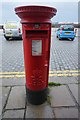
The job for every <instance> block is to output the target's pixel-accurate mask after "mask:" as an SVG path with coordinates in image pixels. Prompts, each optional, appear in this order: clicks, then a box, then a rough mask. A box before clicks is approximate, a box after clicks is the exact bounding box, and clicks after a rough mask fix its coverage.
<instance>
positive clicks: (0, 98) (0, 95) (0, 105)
mask: <svg viewBox="0 0 80 120" xmlns="http://www.w3.org/2000/svg"><path fill="white" fill-rule="evenodd" d="M1 114H2V87H0V115H1Z"/></svg>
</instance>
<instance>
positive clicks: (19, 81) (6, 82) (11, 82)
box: [2, 78, 25, 86]
mask: <svg viewBox="0 0 80 120" xmlns="http://www.w3.org/2000/svg"><path fill="white" fill-rule="evenodd" d="M2 81H3V82H2V86H15V85H17V86H19V85H25V78H3V80H2Z"/></svg>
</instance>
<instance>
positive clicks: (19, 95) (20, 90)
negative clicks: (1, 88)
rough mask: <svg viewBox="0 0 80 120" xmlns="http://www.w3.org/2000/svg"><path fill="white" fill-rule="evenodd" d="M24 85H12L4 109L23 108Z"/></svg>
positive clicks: (24, 97) (24, 98)
mask: <svg viewBox="0 0 80 120" xmlns="http://www.w3.org/2000/svg"><path fill="white" fill-rule="evenodd" d="M25 100H26V91H25V86H16V87H12V90H11V92H10V95H9V99H8V103H7V106H6V109H16V108H25Z"/></svg>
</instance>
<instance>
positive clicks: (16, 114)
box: [3, 110, 24, 118]
mask: <svg viewBox="0 0 80 120" xmlns="http://www.w3.org/2000/svg"><path fill="white" fill-rule="evenodd" d="M23 117H24V110H9V111H6V112H5V113H4V115H3V118H23Z"/></svg>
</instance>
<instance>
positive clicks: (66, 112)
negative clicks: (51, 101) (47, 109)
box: [54, 108, 78, 118]
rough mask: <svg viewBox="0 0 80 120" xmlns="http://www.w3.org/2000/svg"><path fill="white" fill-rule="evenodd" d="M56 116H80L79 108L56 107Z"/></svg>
mask: <svg viewBox="0 0 80 120" xmlns="http://www.w3.org/2000/svg"><path fill="white" fill-rule="evenodd" d="M54 113H55V116H56V118H78V109H77V108H54Z"/></svg>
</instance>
